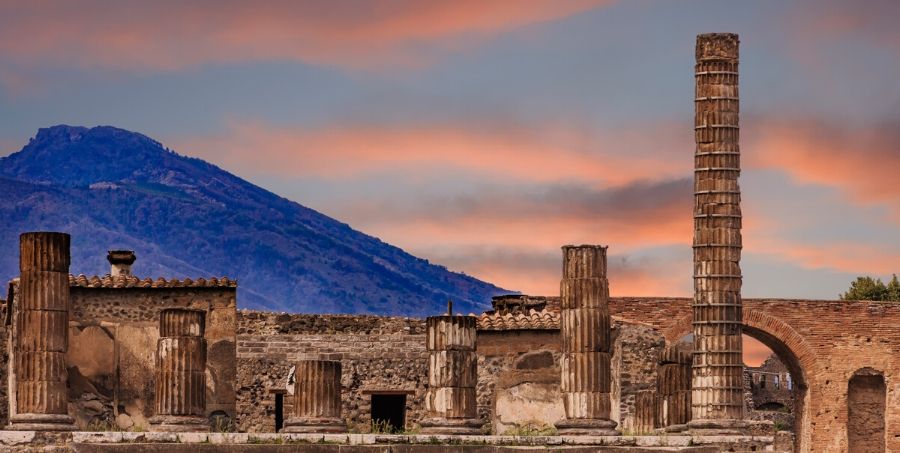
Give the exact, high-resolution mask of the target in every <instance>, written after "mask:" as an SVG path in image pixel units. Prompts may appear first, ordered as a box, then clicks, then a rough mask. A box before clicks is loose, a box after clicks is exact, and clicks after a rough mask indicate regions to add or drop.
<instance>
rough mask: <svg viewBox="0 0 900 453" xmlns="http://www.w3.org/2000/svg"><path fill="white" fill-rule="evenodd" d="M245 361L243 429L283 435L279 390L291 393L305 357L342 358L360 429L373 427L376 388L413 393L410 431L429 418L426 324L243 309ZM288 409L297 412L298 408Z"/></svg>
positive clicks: (349, 413)
mask: <svg viewBox="0 0 900 453" xmlns="http://www.w3.org/2000/svg"><path fill="white" fill-rule="evenodd" d="M237 357H238V376H237V388H238V395H237V412H238V425H237V428H238V430H240V431H247V432H272V431H274V430H275V395H274V392H278V391H287V390H288V388H287V387H288V386H287V377H288V373H289V371H290V369H291V366H292V363H293V362H295V361H297V360H304V359H321V360H340V361H341V364H342V367H343V376H342V378H341V385H342V386H343V391H342V395H341V401H342V404H343V408H342V414H343V417H344V418H345V419H346V420H347V421H348V424H350V425H351V426H350V428H351V429H352V430H355V431H364V430H366V429H367V428H368V425H369V423H370V422H371V406H370V404H371V397H370V395H369V393H370V392H372V391H398V392H405V393H407V394H408V396H407V399H406V410H407V414H406V420H407V427H412V426H413V425H414V424H415V423H416V422H418V420H420V419H421V418H422V417H423V416H424V397H425V386H426V384H427V379H428V355H427V353H426V351H425V321H424V320H423V319H411V318H399V317H379V316H354V315H292V314H278V313H267V312H255V311H248V310H241V311H239V312H238V346H237ZM289 400H290V399H289V398H285V403H289ZM284 411H285V415H287V414H289V411H290V406H289V405H287V404H286V405H285V407H284Z"/></svg>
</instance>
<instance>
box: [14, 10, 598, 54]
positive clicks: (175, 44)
mask: <svg viewBox="0 0 900 453" xmlns="http://www.w3.org/2000/svg"><path fill="white" fill-rule="evenodd" d="M606 3H609V0H526V1H515V0H490V1H478V0H429V1H424V2H422V1H412V0H394V1H388V2H355V1H342V0H335V1H326V2H304V1H289V0H275V1H266V2H245V1H238V0H216V1H188V2H176V1H154V2H104V1H99V0H87V1H82V2H77V3H75V2H62V1H46V2H45V1H36V2H2V3H0V18H2V19H0V55H6V56H12V57H15V58H17V59H19V60H23V61H41V62H47V61H49V62H52V63H64V64H77V65H81V66H85V67H94V66H101V67H105V68H119V69H162V70H168V69H177V68H184V67H191V66H196V65H200V64H207V63H231V62H238V61H245V60H254V61H261V60H277V61H283V60H291V61H304V62H311V63H321V64H329V65H340V66H353V67H359V66H372V65H376V66H382V67H390V66H392V65H397V64H405V65H411V64H420V63H421V62H422V59H423V58H425V56H424V53H423V52H422V51H421V50H422V49H421V47H422V46H440V47H452V46H463V45H466V44H467V43H468V42H472V41H477V40H479V39H483V38H485V37H490V36H493V35H497V34H500V33H504V32H507V31H510V30H513V29H516V28H519V27H522V26H526V25H529V24H535V23H539V22H546V21H552V20H557V19H561V18H564V17H567V16H570V15H573V14H578V13H580V12H583V11H586V10H589V9H592V8H595V7H598V6H601V5H604V4H606ZM26 37H27V38H26ZM417 47H418V49H417Z"/></svg>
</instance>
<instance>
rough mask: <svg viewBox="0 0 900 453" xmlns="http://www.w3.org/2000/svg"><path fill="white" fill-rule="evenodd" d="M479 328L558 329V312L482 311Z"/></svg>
mask: <svg viewBox="0 0 900 453" xmlns="http://www.w3.org/2000/svg"><path fill="white" fill-rule="evenodd" d="M478 329H479V330H558V329H559V312H556V311H549V310H540V311H537V310H528V311H527V312H516V313H507V314H503V315H501V314H498V313H483V314H482V315H481V316H479V317H478Z"/></svg>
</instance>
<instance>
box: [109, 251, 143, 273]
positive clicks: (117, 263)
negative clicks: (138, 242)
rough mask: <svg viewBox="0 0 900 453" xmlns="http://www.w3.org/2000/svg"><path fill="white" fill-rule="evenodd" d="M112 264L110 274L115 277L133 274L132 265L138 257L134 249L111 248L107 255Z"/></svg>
mask: <svg viewBox="0 0 900 453" xmlns="http://www.w3.org/2000/svg"><path fill="white" fill-rule="evenodd" d="M106 259H107V260H108V261H109V264H110V271H109V275H112V276H113V277H118V276H120V275H121V276H129V275H131V265H132V264H134V260H136V259H137V257H136V256H135V255H134V250H110V251H109V253H107V255H106Z"/></svg>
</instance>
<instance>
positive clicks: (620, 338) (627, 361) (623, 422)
mask: <svg viewBox="0 0 900 453" xmlns="http://www.w3.org/2000/svg"><path fill="white" fill-rule="evenodd" d="M613 335H614V343H613V347H614V349H613V360H612V369H613V395H612V396H613V402H614V404H613V408H612V419H613V420H616V421H618V422H619V427H618V429H619V430H621V431H622V433H628V434H634V435H640V434H648V433H651V432H652V431H653V429H654V428H656V426H655V422H656V415H655V414H656V412H655V407H656V393H657V392H656V390H657V389H656V381H657V379H658V373H657V371H658V368H659V354H660V352H661V351H662V350H663V348H665V346H666V341H665V338H663V336H662V334H660V333H659V332H658V331H656V330H654V329H652V328H650V327H647V326H642V325H632V324H621V323H619V324H617V325H615V328H614V329H613ZM616 401H617V402H618V404H615V402H616Z"/></svg>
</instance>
